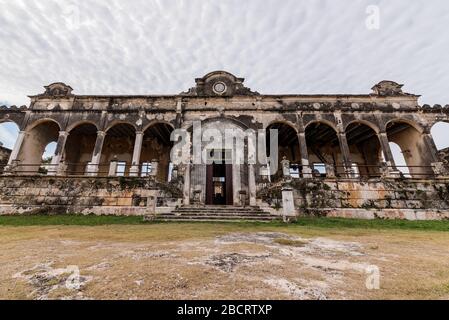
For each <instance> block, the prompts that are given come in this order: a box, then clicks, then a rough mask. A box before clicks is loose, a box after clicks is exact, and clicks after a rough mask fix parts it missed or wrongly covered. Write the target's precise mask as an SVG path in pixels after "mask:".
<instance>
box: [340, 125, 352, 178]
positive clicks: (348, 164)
mask: <svg viewBox="0 0 449 320" xmlns="http://www.w3.org/2000/svg"><path fill="white" fill-rule="evenodd" d="M338 141H339V143H340V150H341V154H342V156H343V164H344V167H345V172H346V173H347V175H348V176H350V175H351V174H352V160H351V153H350V151H349V146H348V140H347V139H346V133H344V132H340V133H339V134H338Z"/></svg>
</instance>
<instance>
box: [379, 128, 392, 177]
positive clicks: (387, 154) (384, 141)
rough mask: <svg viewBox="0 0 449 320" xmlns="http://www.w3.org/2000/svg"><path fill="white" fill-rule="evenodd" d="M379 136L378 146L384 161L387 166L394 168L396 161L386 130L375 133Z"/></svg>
mask: <svg viewBox="0 0 449 320" xmlns="http://www.w3.org/2000/svg"><path fill="white" fill-rule="evenodd" d="M377 136H378V137H379V142H380V147H381V149H382V153H383V155H384V158H385V162H386V163H387V166H388V167H389V168H392V169H393V170H396V163H395V162H394V158H393V153H392V152H391V148H390V142H389V141H388V136H387V133H386V132H380V133H378V135H377Z"/></svg>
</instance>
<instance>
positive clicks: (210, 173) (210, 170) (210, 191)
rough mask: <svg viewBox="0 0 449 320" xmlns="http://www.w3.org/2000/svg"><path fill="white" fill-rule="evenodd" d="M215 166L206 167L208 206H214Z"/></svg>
mask: <svg viewBox="0 0 449 320" xmlns="http://www.w3.org/2000/svg"><path fill="white" fill-rule="evenodd" d="M213 180H214V165H213V164H208V165H206V204H207V205H211V204H214V182H213Z"/></svg>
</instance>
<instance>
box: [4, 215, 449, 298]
mask: <svg viewBox="0 0 449 320" xmlns="http://www.w3.org/2000/svg"><path fill="white" fill-rule="evenodd" d="M0 246H1V248H2V250H1V251H0V268H1V270H2V272H1V273H0V298H6V299H14V298H16V299H91V298H98V299H214V298H218V299H220V298H222V299H248V298H253V299H264V298H272V299H354V298H358V299H382V298H386V299H394V298H399V299H430V298H434V299H449V271H448V270H449V250H448V247H449V233H447V232H441V231H422V230H388V229H387V230H377V229H369V228H363V227H362V228H355V227H353V228H342V229H339V228H323V227H318V226H301V225H297V224H295V225H281V224H279V225H271V224H264V225H257V224H246V223H243V224H220V223H182V224H176V223H169V224H126V225H125V224H115V225H114V224H111V225H99V226H76V225H70V226H63V225H56V226H51V225H50V226H48V225H47V226H15V227H12V226H1V227H0ZM73 266H76V267H77V268H79V271H80V276H79V286H78V287H75V288H74V287H70V286H67V283H68V279H70V277H71V276H73V268H72V267H73ZM371 266H377V267H378V268H379V270H380V289H379V290H368V289H367V288H366V286H365V282H366V279H367V276H368V275H369V270H370V267H371ZM72 278H73V277H72ZM69 283H70V282H69Z"/></svg>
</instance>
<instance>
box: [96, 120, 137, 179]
mask: <svg viewBox="0 0 449 320" xmlns="http://www.w3.org/2000/svg"><path fill="white" fill-rule="evenodd" d="M135 140H136V130H135V128H134V127H133V126H132V125H130V124H127V123H119V124H116V125H114V126H113V127H111V128H110V129H109V130H107V132H106V137H105V138H104V143H103V149H102V152H101V159H100V164H99V166H98V175H99V176H107V175H109V174H111V175H114V176H125V175H128V174H129V169H130V167H131V162H132V156H133V150H134V141H135ZM112 161H114V162H116V166H115V167H114V168H112V167H111V162H112ZM111 169H112V170H113V171H114V172H111Z"/></svg>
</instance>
